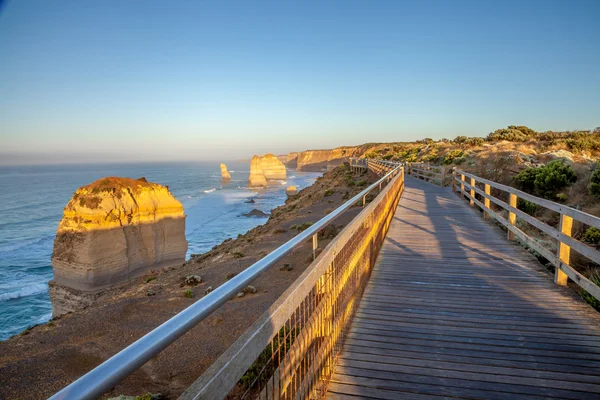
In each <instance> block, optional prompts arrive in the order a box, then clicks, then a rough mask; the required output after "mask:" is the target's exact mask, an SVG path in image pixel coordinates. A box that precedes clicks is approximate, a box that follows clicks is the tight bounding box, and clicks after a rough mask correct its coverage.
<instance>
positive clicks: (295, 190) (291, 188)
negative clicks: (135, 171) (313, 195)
mask: <svg viewBox="0 0 600 400" xmlns="http://www.w3.org/2000/svg"><path fill="white" fill-rule="evenodd" d="M297 193H298V188H296V186H288V187H287V188H286V189H285V194H287V195H288V196H293V195H295V194H297Z"/></svg>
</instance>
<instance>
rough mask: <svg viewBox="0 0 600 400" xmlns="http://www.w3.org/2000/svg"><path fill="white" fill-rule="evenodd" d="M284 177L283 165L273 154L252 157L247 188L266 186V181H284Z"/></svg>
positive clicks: (285, 174)
mask: <svg viewBox="0 0 600 400" xmlns="http://www.w3.org/2000/svg"><path fill="white" fill-rule="evenodd" d="M286 177H287V171H286V168H285V165H284V164H283V163H282V162H281V161H280V160H279V159H278V158H277V157H276V156H274V155H273V154H267V155H265V156H262V157H260V156H254V157H252V161H250V176H249V177H248V186H250V187H261V186H267V180H285V179H286Z"/></svg>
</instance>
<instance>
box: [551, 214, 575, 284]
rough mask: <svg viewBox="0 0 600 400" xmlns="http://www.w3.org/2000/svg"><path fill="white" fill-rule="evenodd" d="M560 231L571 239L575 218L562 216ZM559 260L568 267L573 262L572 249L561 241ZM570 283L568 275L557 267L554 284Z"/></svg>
mask: <svg viewBox="0 0 600 400" xmlns="http://www.w3.org/2000/svg"><path fill="white" fill-rule="evenodd" d="M559 229H560V232H561V233H562V234H563V235H566V236H569V237H571V234H572V230H573V218H571V217H569V216H568V215H565V214H560V226H559ZM558 258H559V259H560V261H562V262H564V263H565V264H567V265H569V262H570V261H571V247H570V246H568V245H566V244H565V243H563V242H562V240H560V239H559V243H558ZM568 282H569V277H568V276H567V274H565V273H564V272H563V271H561V270H560V268H559V267H558V266H557V267H556V268H555V273H554V283H556V284H557V285H559V286H567V283H568Z"/></svg>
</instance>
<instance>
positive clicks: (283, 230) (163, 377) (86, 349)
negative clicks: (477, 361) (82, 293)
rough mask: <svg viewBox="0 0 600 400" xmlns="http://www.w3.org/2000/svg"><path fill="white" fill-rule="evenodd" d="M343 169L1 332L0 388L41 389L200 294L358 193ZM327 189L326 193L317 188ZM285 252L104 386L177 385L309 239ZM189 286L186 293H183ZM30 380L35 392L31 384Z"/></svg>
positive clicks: (191, 375)
mask: <svg viewBox="0 0 600 400" xmlns="http://www.w3.org/2000/svg"><path fill="white" fill-rule="evenodd" d="M345 173H346V171H345V170H344V167H338V168H337V169H336V170H334V171H330V172H327V173H325V174H324V176H323V177H321V178H319V179H317V180H316V181H315V182H314V183H313V184H312V185H311V186H309V187H307V188H305V189H303V190H302V191H301V192H300V193H298V194H296V195H293V196H291V197H289V198H288V199H287V200H286V202H285V204H283V205H281V206H279V207H276V208H274V209H272V211H271V215H270V217H269V219H268V221H267V222H266V223H264V224H262V225H258V226H256V227H255V228H253V229H251V230H249V231H248V232H246V233H245V234H241V235H238V238H236V239H228V240H225V241H224V242H222V243H221V244H219V245H216V246H215V247H214V248H213V249H212V250H210V251H208V252H206V253H203V254H201V255H195V256H194V257H191V258H190V260H189V261H186V262H185V263H184V264H183V265H181V266H179V267H170V268H166V269H162V270H160V271H154V272H153V273H149V274H145V275H143V276H142V277H141V278H140V279H137V280H136V281H135V282H134V283H131V284H128V286H127V287H124V288H120V289H118V290H116V291H115V292H114V293H111V295H110V296H107V297H106V298H105V299H102V300H101V301H99V302H98V303H97V304H94V305H92V306H90V307H89V308H87V309H84V310H81V311H77V312H75V313H72V314H67V315H65V316H62V317H60V318H57V319H55V320H53V321H51V322H50V323H47V324H43V325H38V326H36V327H34V328H32V329H30V330H27V331H25V332H23V333H22V334H20V335H16V336H14V337H12V338H10V339H8V340H6V341H4V342H1V343H0V374H1V375H2V376H3V377H7V379H6V380H7V382H8V384H7V385H5V386H4V388H0V397H2V396H6V397H8V398H11V397H27V398H46V397H47V396H48V395H51V394H53V393H54V392H55V391H57V390H59V389H60V388H62V387H64V386H65V385H66V384H68V383H69V382H71V381H72V380H74V379H76V378H77V377H79V376H80V375H82V374H83V373H85V372H87V371H89V370H90V369H91V368H93V367H94V366H95V365H97V364H99V363H100V362H102V361H103V360H105V359H107V358H109V357H110V356H111V355H112V354H115V353H116V352H118V351H119V350H121V349H122V348H124V347H126V346H127V345H128V344H130V343H132V342H133V341H134V340H135V339H137V338H139V337H141V336H143V335H144V334H145V333H147V332H148V331H150V330H151V329H153V328H154V327H156V326H158V325H159V324H161V323H162V322H164V321H165V320H167V319H168V318H170V317H171V316H173V315H174V314H175V313H177V312H179V311H181V310H182V309H183V308H185V307H187V306H189V305H190V304H192V303H193V302H194V299H197V298H200V297H202V296H204V293H205V292H207V289H208V287H211V286H212V287H213V289H214V288H216V287H217V286H219V285H220V284H222V283H223V282H225V281H226V280H228V279H229V278H230V277H231V276H233V275H232V274H237V273H239V272H241V271H242V270H244V269H245V268H247V267H248V266H249V265H251V264H252V263H254V262H255V261H257V260H258V259H260V258H262V257H263V256H264V255H266V254H268V253H269V252H270V251H272V250H274V249H275V248H276V247H278V246H279V245H280V244H282V243H284V242H285V241H287V240H289V239H290V238H291V237H293V236H294V235H295V234H297V232H298V230H297V229H292V227H294V226H302V225H303V224H307V223H310V222H314V221H316V220H318V219H320V218H322V217H323V216H324V215H326V213H328V212H330V211H331V210H332V209H333V208H335V207H337V206H338V205H339V204H341V203H342V202H343V201H344V198H347V197H348V196H349V193H350V192H352V191H356V192H357V193H358V191H360V188H358V187H356V186H354V187H352V188H350V187H347V186H346V185H345V182H344V174H345ZM357 178H358V177H357ZM357 180H358V179H357ZM362 180H364V177H363V179H362ZM332 190H333V191H334V192H335V193H334V194H333V195H331V194H327V193H325V192H331V191H332ZM346 192H348V194H346ZM359 211H360V208H358V207H354V208H351V209H350V210H348V212H346V213H345V214H344V215H342V216H341V217H340V218H339V219H338V220H336V225H334V226H333V228H332V229H331V231H330V232H328V233H326V234H327V235H328V237H326V238H323V240H320V246H321V247H324V246H326V245H327V243H328V242H329V241H330V240H331V239H332V238H333V237H334V236H335V234H336V233H337V232H339V230H341V227H342V226H343V225H344V224H345V223H347V222H348V221H349V220H351V219H352V218H353V217H354V215H356V214H357V213H358V212H359ZM336 230H337V232H336ZM285 261H286V262H285V263H281V265H278V266H276V267H273V268H271V269H270V270H269V271H267V272H265V273H264V274H263V275H262V276H261V277H259V278H258V279H257V280H256V281H255V282H254V284H253V285H254V286H255V287H256V288H257V293H255V294H251V293H250V294H247V295H245V296H244V297H241V298H235V299H232V300H231V301H229V302H228V303H226V304H225V305H224V306H223V307H222V308H221V309H219V310H217V311H216V312H215V313H213V314H212V315H211V316H209V317H208V318H207V319H206V320H204V321H203V322H201V323H200V324H199V325H198V326H196V327H195V328H194V329H192V330H191V331H190V332H189V333H188V334H186V335H184V337H183V338H181V339H180V340H178V341H177V342H176V343H175V344H173V345H172V346H169V347H168V348H167V349H166V350H165V351H163V352H162V353H161V354H160V355H158V356H157V357H155V359H153V360H152V361H150V362H148V363H147V364H146V365H144V366H143V367H142V368H141V369H140V370H138V371H136V372H135V373H134V374H133V375H131V376H130V377H129V378H127V379H126V380H125V381H123V383H121V384H119V385H117V387H116V389H115V390H113V391H111V392H110V395H120V394H138V395H139V394H143V393H145V392H148V391H150V392H153V393H163V394H165V395H166V396H167V397H168V398H171V397H175V396H177V395H178V394H179V393H181V392H182V391H183V390H184V389H185V388H186V387H187V386H188V385H189V384H191V383H192V382H193V381H194V380H195V379H196V378H198V377H199V376H200V375H201V373H202V371H204V370H205V369H206V368H207V367H208V366H210V364H211V363H212V361H214V360H215V359H216V358H217V357H218V356H219V355H220V354H221V353H222V351H224V350H225V349H227V347H228V346H229V345H230V344H231V343H233V342H234V341H235V340H236V339H237V337H239V335H240V334H241V333H242V332H243V331H244V330H245V329H246V328H247V327H248V326H249V325H250V324H251V323H252V322H253V321H254V320H255V319H256V318H257V317H258V316H259V315H260V314H261V313H262V312H263V311H264V310H265V309H266V308H268V306H269V305H270V304H272V303H273V302H274V301H275V300H276V299H277V298H278V297H279V295H280V294H281V293H282V292H283V291H284V290H285V289H287V287H289V285H290V284H291V283H293V282H294V280H295V279H296V278H297V276H299V275H300V274H301V273H302V272H303V271H304V269H305V268H306V267H307V266H308V265H309V264H310V262H311V261H312V248H311V246H310V244H309V243H307V244H305V245H303V246H301V247H300V248H299V249H297V250H296V251H294V253H293V254H292V255H291V256H290V257H289V258H286V260H285ZM188 275H199V276H201V277H202V281H203V282H202V283H200V284H197V285H186V284H185V282H184V281H185V278H186V276H188ZM146 282H147V283H146ZM188 290H189V291H190V292H191V295H192V296H193V297H192V298H191V299H190V298H187V297H184V292H185V291H188ZM149 293H152V294H151V295H149ZM182 348H183V349H182ZM178 349H179V351H177V350H178ZM49 351H50V353H49ZM48 363H50V364H52V365H53V366H54V367H55V368H53V369H52V371H49V370H48V368H44V365H48ZM25 377H27V378H25ZM29 377H31V378H29ZM34 387H35V388H36V389H35V390H36V391H37V392H36V393H31V391H32V390H33V389H32V388H34Z"/></svg>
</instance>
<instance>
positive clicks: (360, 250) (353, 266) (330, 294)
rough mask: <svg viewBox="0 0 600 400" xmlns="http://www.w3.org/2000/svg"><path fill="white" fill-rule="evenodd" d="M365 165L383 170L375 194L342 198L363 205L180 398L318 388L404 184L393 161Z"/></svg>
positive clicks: (308, 394) (307, 393) (290, 393)
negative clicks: (366, 196)
mask: <svg viewBox="0 0 600 400" xmlns="http://www.w3.org/2000/svg"><path fill="white" fill-rule="evenodd" d="M351 165H352V164H351ZM367 165H368V167H369V168H370V169H372V170H373V171H375V172H377V173H379V174H384V173H387V175H386V176H385V178H384V179H381V180H380V181H379V182H378V183H377V184H376V185H373V186H375V187H376V186H377V185H378V186H379V188H378V189H379V190H380V192H379V194H378V195H377V197H375V199H374V200H373V201H372V202H370V203H369V204H366V202H365V196H363V195H361V196H356V197H354V198H353V199H351V200H350V201H349V202H352V203H359V204H360V200H361V197H362V205H363V210H362V211H361V212H360V213H359V214H358V215H357V216H356V217H355V218H354V219H353V220H352V221H351V222H350V223H349V224H348V225H347V226H346V227H345V228H344V229H343V230H342V231H341V232H340V233H339V234H338V235H337V236H336V238H335V239H334V240H333V241H332V242H331V243H329V245H327V247H325V249H324V250H323V252H322V253H321V254H320V255H319V256H318V257H317V258H316V260H315V261H313V262H312V263H311V264H310V265H309V266H308V268H307V269H306V270H305V271H304V273H303V274H302V275H301V276H300V277H299V278H298V279H297V280H296V281H295V282H294V283H293V284H292V285H291V286H290V288H289V289H288V290H286V291H285V293H283V294H282V295H281V297H280V298H279V299H278V300H277V301H276V302H275V303H274V304H273V305H272V306H271V307H270V308H269V309H268V310H267V311H266V312H265V313H264V314H263V315H262V316H261V317H260V318H259V319H258V320H257V321H256V322H255V323H254V324H253V325H252V326H251V327H250V328H249V329H248V330H247V331H246V332H245V333H244V334H243V335H242V336H241V337H240V338H239V339H238V340H237V341H236V342H235V343H234V344H233V345H232V346H231V347H230V348H229V349H227V350H226V351H225V352H224V353H223V354H222V355H221V357H219V359H218V360H217V361H216V362H215V363H214V364H213V365H212V366H211V367H210V368H209V369H208V370H207V371H206V372H205V373H204V374H203V375H202V376H201V377H200V378H199V379H198V380H197V381H196V382H195V383H194V384H192V385H191V386H190V387H189V388H188V389H187V390H186V392H185V393H184V394H183V395H182V396H181V398H180V399H185V400H190V399H220V398H224V397H225V396H226V395H227V393H230V391H231V390H232V389H234V392H231V393H230V394H231V397H234V398H260V399H282V398H284V399H288V398H289V399H292V398H293V399H305V398H311V399H312V398H321V397H323V396H324V395H325V391H326V388H327V384H328V382H329V379H330V377H331V374H332V372H333V366H334V363H335V360H336V357H337V356H338V354H339V352H340V350H341V346H342V344H343V341H344V338H345V336H346V330H347V328H348V326H349V324H350V321H351V319H352V316H353V314H354V310H355V308H356V306H357V302H358V300H359V299H360V296H361V294H362V290H363V287H364V285H365V283H366V281H367V280H368V278H369V275H370V272H371V269H372V267H373V265H374V262H375V259H376V257H377V254H378V252H379V249H380V247H381V245H382V243H383V240H384V238H385V235H386V233H387V230H388V227H389V225H390V223H391V221H392V218H393V216H394V212H395V210H396V207H397V205H398V201H399V200H400V196H401V194H402V191H403V189H404V171H403V169H402V168H401V167H400V166H399V164H394V163H379V162H376V161H369V162H367ZM386 183H387V184H386ZM384 184H385V187H382V186H383V185H384ZM363 193H364V192H363ZM357 200H358V201H357ZM315 234H316V233H315ZM313 243H314V241H313ZM313 248H314V247H313ZM238 382H239V385H237V386H236V384H238Z"/></svg>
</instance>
